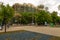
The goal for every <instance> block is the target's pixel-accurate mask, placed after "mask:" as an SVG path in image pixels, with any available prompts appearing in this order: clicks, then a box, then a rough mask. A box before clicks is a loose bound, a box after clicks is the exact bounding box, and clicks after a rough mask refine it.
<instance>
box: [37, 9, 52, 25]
mask: <svg viewBox="0 0 60 40" xmlns="http://www.w3.org/2000/svg"><path fill="white" fill-rule="evenodd" d="M51 21H52V19H51V16H50V14H49V13H48V12H45V11H44V10H41V11H40V12H39V15H38V17H37V23H38V24H44V23H45V22H48V23H50V22H51Z"/></svg>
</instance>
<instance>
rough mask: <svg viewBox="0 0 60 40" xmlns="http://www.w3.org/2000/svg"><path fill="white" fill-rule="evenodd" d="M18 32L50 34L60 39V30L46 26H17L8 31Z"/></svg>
mask: <svg viewBox="0 0 60 40" xmlns="http://www.w3.org/2000/svg"><path fill="white" fill-rule="evenodd" d="M16 30H27V31H32V32H37V33H43V34H48V35H53V36H59V37H60V28H53V27H48V26H47V27H44V26H41V27H40V26H38V27H37V26H15V27H10V28H8V29H7V32H8V31H16ZM0 32H4V30H2V31H1V30H0Z"/></svg>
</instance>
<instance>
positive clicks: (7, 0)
mask: <svg viewBox="0 0 60 40" xmlns="http://www.w3.org/2000/svg"><path fill="white" fill-rule="evenodd" d="M0 2H3V3H4V4H5V5H6V4H10V5H13V4H14V3H20V4H23V3H32V4H33V5H35V6H37V5H39V4H44V5H45V6H47V7H49V11H50V12H52V11H58V5H60V0H0ZM58 13H60V11H58Z"/></svg>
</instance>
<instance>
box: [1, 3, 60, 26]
mask: <svg viewBox="0 0 60 40" xmlns="http://www.w3.org/2000/svg"><path fill="white" fill-rule="evenodd" d="M38 8H39V10H38V11H37V12H35V11H34V12H17V11H16V10H14V8H13V7H11V6H9V5H6V6H4V5H3V4H1V5H0V25H1V24H2V22H3V23H6V24H8V23H9V22H11V21H12V22H11V23H19V24H32V23H34V24H37V25H44V23H45V22H47V23H48V24H50V23H54V24H60V17H59V16H58V15H57V12H55V11H53V12H52V13H50V12H48V11H47V10H48V7H46V10H43V9H44V6H43V5H40V6H38ZM40 9H42V10H40ZM15 13H16V14H17V13H19V15H17V16H15Z"/></svg>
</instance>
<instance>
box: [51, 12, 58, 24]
mask: <svg viewBox="0 0 60 40" xmlns="http://www.w3.org/2000/svg"><path fill="white" fill-rule="evenodd" d="M51 17H52V22H53V23H54V24H56V22H57V17H58V16H57V12H55V11H53V12H52V13H51Z"/></svg>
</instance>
